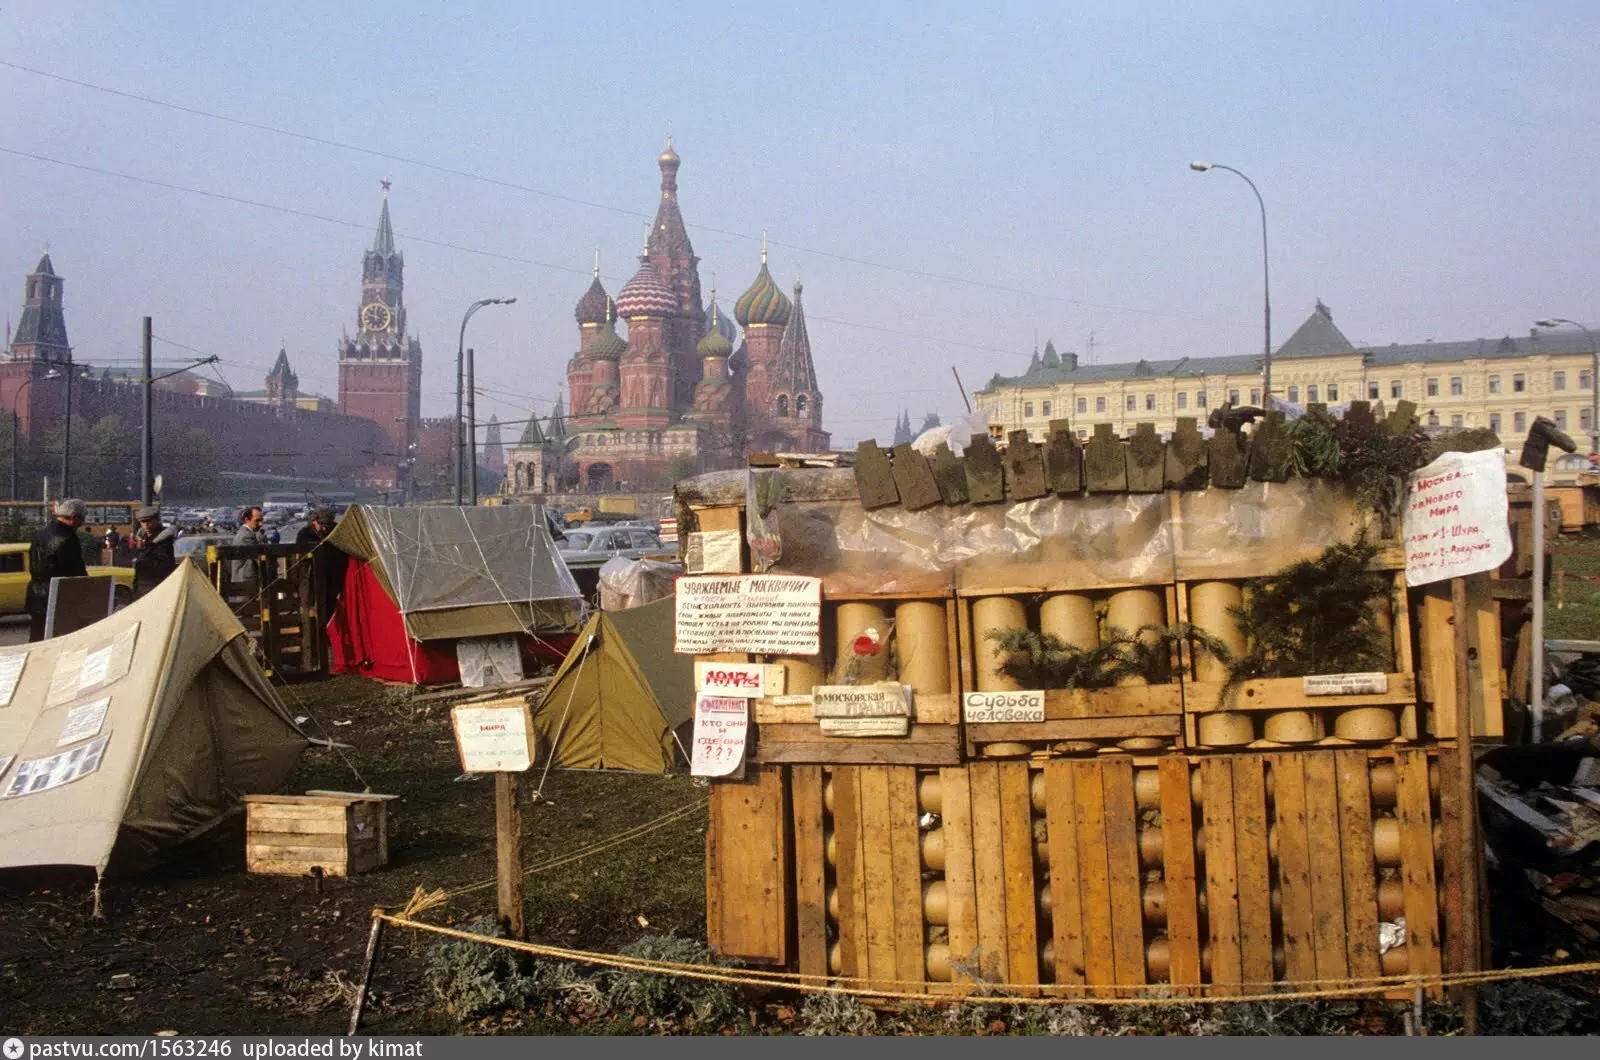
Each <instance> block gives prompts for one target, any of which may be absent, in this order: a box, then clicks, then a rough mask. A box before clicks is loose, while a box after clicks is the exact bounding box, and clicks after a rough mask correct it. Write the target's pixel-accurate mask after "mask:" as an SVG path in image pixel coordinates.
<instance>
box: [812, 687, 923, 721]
mask: <svg viewBox="0 0 1600 1060" xmlns="http://www.w3.org/2000/svg"><path fill="white" fill-rule="evenodd" d="M910 713H911V703H910V689H909V688H908V687H907V686H905V685H902V684H898V683H896V682H894V681H879V682H878V683H876V684H871V685H817V686H816V687H815V688H813V689H812V690H811V715H812V717H815V718H895V717H899V718H904V717H907V716H908V715H910Z"/></svg>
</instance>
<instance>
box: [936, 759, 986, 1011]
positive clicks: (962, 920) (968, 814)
mask: <svg viewBox="0 0 1600 1060" xmlns="http://www.w3.org/2000/svg"><path fill="white" fill-rule="evenodd" d="M939 783H940V787H941V789H942V794H941V797H942V799H943V802H944V806H943V813H942V815H941V816H942V817H943V820H944V823H943V825H942V826H941V828H940V832H941V838H942V839H943V840H944V863H945V864H944V884H945V890H946V893H947V894H948V895H949V903H950V924H949V929H948V930H949V936H950V942H949V945H950V980H951V983H952V985H953V986H954V987H955V989H956V992H957V993H962V992H964V991H963V990H962V984H970V983H972V982H973V975H972V973H973V970H974V969H976V968H977V966H978V961H979V957H980V954H979V950H978V892H977V883H976V881H975V880H974V878H973V863H972V794H971V785H970V784H969V783H968V777H967V769H966V767H965V766H957V767H955V768H952V769H941V770H939Z"/></svg>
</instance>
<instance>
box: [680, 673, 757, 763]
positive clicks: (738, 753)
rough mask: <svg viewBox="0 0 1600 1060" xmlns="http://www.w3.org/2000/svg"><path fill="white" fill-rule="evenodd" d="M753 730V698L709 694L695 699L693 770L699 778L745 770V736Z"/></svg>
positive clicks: (702, 694) (690, 756)
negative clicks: (751, 700) (751, 703)
mask: <svg viewBox="0 0 1600 1060" xmlns="http://www.w3.org/2000/svg"><path fill="white" fill-rule="evenodd" d="M749 731H750V701H749V700H747V699H738V698H736V697H734V696H708V695H706V694H705V693H703V692H702V693H701V694H699V695H697V696H696V697H695V701H694V749H693V750H691V751H690V752H689V772H690V774H691V775H693V776H697V777H726V776H730V775H737V774H741V773H742V772H743V770H744V747H745V737H746V736H747V735H748V733H749Z"/></svg>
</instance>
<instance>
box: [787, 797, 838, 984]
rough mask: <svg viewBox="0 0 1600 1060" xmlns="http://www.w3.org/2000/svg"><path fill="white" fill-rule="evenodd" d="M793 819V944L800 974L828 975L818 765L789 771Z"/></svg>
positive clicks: (821, 805) (822, 811)
mask: <svg viewBox="0 0 1600 1060" xmlns="http://www.w3.org/2000/svg"><path fill="white" fill-rule="evenodd" d="M789 789H790V804H791V807H792V817H793V820H794V906H795V943H796V951H797V954H798V958H799V961H800V974H801V975H818V976H825V975H827V974H828V863H827V861H826V859H825V858H824V857H823V846H824V840H823V819H824V813H825V809H824V807H823V804H822V767H821V766H794V767H793V768H791V769H790V770H789Z"/></svg>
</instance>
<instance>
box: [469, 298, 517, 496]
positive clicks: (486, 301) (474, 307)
mask: <svg viewBox="0 0 1600 1060" xmlns="http://www.w3.org/2000/svg"><path fill="white" fill-rule="evenodd" d="M515 301H516V299H515V298H480V299H478V300H477V301H476V302H473V303H472V304H471V305H469V306H468V307H467V312H466V314H465V315H464V316H463V317H462V318H461V331H460V333H459V334H457V336H456V437H455V446H454V448H455V457H456V473H455V481H456V505H457V507H459V506H460V505H462V504H463V503H465V501H466V497H465V496H464V494H463V492H462V481H461V471H462V467H461V461H462V458H463V455H464V453H463V450H465V449H466V439H465V438H463V437H462V428H463V427H464V426H465V421H463V420H462V418H461V412H462V409H461V405H462V392H461V390H462V382H463V377H464V371H465V364H464V362H465V360H466V356H467V321H469V320H471V319H472V314H474V313H476V312H477V311H478V310H480V309H482V308H483V307H484V306H486V305H510V304H512V303H513V302H515Z"/></svg>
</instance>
